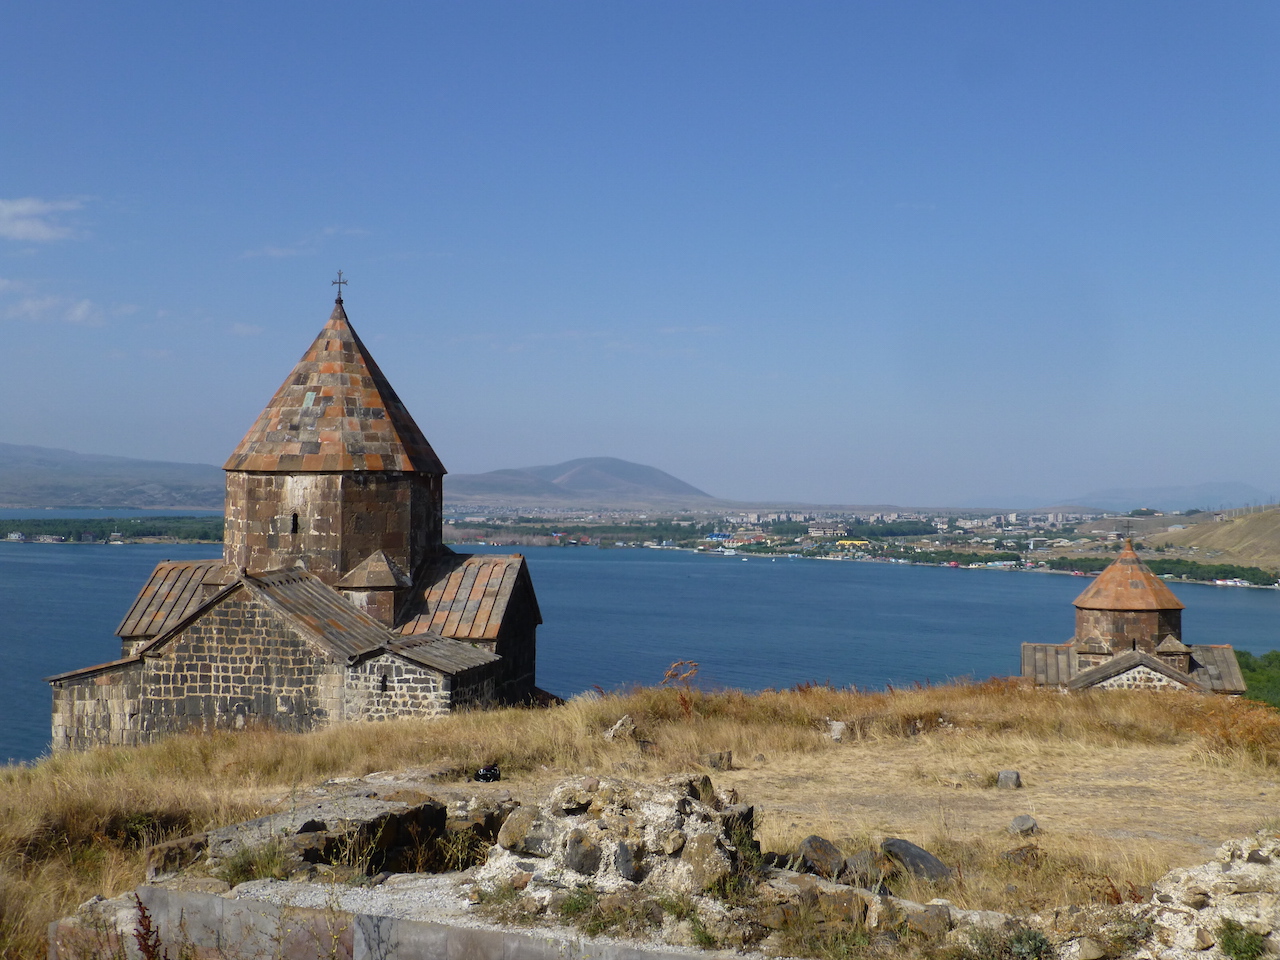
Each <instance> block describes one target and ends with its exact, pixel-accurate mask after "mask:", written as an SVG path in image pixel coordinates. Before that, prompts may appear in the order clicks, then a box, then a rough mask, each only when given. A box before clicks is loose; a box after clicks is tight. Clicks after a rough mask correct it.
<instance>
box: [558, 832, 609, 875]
mask: <svg viewBox="0 0 1280 960" xmlns="http://www.w3.org/2000/svg"><path fill="white" fill-rule="evenodd" d="M564 865H565V866H566V867H568V868H569V869H570V870H573V871H574V872H576V873H584V874H587V875H594V874H595V872H596V871H597V870H599V869H600V844H599V842H598V841H597V840H596V838H595V837H593V836H592V835H591V834H590V833H588V832H587V831H586V830H584V829H582V828H581V827H575V828H574V829H573V830H570V831H569V836H568V837H567V838H566V840H565V848H564Z"/></svg>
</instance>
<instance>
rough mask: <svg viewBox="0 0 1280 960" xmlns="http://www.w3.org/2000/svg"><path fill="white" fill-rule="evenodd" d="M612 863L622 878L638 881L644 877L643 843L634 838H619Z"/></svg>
mask: <svg viewBox="0 0 1280 960" xmlns="http://www.w3.org/2000/svg"><path fill="white" fill-rule="evenodd" d="M613 863H614V866H615V867H617V870H618V876H620V877H622V879H623V880H630V881H631V882H632V883H639V882H640V881H641V880H643V879H644V844H643V843H640V842H638V841H635V840H619V841H618V849H617V850H616V851H615V852H614V855H613Z"/></svg>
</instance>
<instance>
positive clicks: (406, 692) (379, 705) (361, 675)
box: [342, 653, 449, 720]
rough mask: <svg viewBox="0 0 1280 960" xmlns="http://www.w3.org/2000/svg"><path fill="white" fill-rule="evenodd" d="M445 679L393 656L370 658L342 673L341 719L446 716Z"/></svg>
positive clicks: (447, 704)
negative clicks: (343, 686) (344, 677)
mask: <svg viewBox="0 0 1280 960" xmlns="http://www.w3.org/2000/svg"><path fill="white" fill-rule="evenodd" d="M445 680H446V678H445V677H444V676H442V675H441V674H439V673H435V672H433V671H431V670H428V669H426V668H425V667H420V666H418V665H417V664H414V663H410V662H409V661H407V660H404V659H402V658H400V657H397V656H395V655H393V654H387V653H384V654H382V655H381V656H377V657H373V658H371V659H369V660H366V661H364V662H363V663H358V664H356V665H355V666H354V667H350V668H349V669H348V670H347V671H346V683H345V697H344V701H343V711H342V716H343V719H345V720H386V719H388V718H389V717H404V716H415V717H431V716H439V715H440V714H442V713H447V712H448V710H449V698H448V697H449V695H448V693H447V692H446V690H445Z"/></svg>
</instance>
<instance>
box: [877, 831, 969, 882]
mask: <svg viewBox="0 0 1280 960" xmlns="http://www.w3.org/2000/svg"><path fill="white" fill-rule="evenodd" d="M880 849H881V850H882V851H884V852H885V853H886V854H887V855H888V856H890V857H892V858H893V859H894V860H896V861H897V862H898V863H900V864H902V866H903V867H905V868H906V869H907V870H909V871H910V872H911V873H912V874H914V875H915V876H917V877H923V878H925V879H926V880H950V879H951V868H950V867H948V866H947V865H946V864H945V863H943V862H942V861H941V860H939V859H938V858H937V857H935V856H934V855H933V854H931V853H930V852H929V851H928V850H925V849H924V848H923V847H917V846H916V845H915V844H914V843H912V842H911V841H909V840H903V839H902V838H900V837H889V838H888V839H887V840H885V841H884V842H883V843H881V844H880Z"/></svg>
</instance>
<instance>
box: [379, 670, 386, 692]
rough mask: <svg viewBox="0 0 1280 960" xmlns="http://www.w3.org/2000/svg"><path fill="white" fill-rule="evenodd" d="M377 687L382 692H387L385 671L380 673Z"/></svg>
mask: <svg viewBox="0 0 1280 960" xmlns="http://www.w3.org/2000/svg"><path fill="white" fill-rule="evenodd" d="M378 687H379V689H381V690H382V692H383V693H386V692H387V675H386V674H385V673H384V674H383V675H382V680H381V682H380V683H379V684H378Z"/></svg>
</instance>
